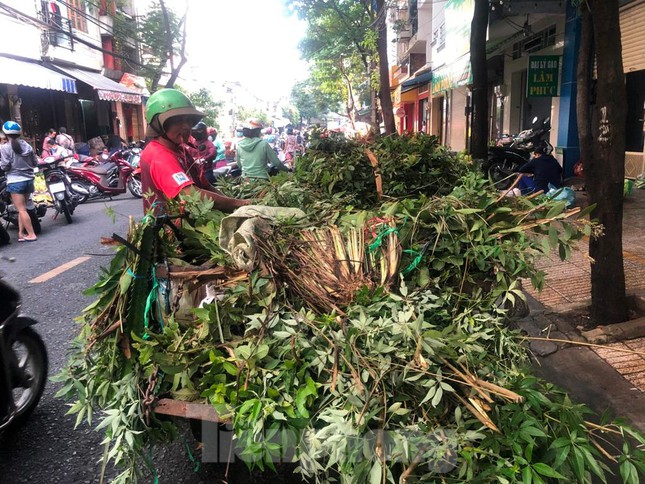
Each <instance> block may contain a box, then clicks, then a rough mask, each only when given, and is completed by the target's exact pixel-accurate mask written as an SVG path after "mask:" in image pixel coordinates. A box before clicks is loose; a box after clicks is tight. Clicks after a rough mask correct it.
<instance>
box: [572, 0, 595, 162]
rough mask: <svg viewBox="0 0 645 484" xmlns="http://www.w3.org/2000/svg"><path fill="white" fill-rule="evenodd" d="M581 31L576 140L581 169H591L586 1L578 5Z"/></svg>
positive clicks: (590, 52)
mask: <svg viewBox="0 0 645 484" xmlns="http://www.w3.org/2000/svg"><path fill="white" fill-rule="evenodd" d="M580 10H581V17H582V21H581V32H580V52H579V54H578V66H577V67H578V70H577V73H576V84H577V90H578V93H577V97H576V111H577V114H578V140H579V141H580V160H582V167H583V171H584V172H587V171H588V170H592V169H593V168H591V165H592V164H593V152H594V150H593V136H592V134H591V75H592V68H593V58H594V55H593V24H592V23H591V13H590V12H589V7H588V5H587V4H586V3H583V4H582V5H581V6H580Z"/></svg>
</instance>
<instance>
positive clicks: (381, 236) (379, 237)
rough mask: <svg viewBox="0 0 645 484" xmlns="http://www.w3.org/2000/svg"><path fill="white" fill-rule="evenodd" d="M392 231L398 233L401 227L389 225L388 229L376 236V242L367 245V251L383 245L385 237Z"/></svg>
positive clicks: (372, 250)
mask: <svg viewBox="0 0 645 484" xmlns="http://www.w3.org/2000/svg"><path fill="white" fill-rule="evenodd" d="M392 233H395V234H397V235H398V233H399V229H397V228H396V227H387V228H386V229H383V230H381V233H380V234H378V235H377V236H376V239H374V242H372V243H371V244H370V245H368V246H367V251H368V252H374V251H375V250H376V249H378V248H379V247H380V246H381V244H383V239H384V238H385V237H387V236H388V235H390V234H392Z"/></svg>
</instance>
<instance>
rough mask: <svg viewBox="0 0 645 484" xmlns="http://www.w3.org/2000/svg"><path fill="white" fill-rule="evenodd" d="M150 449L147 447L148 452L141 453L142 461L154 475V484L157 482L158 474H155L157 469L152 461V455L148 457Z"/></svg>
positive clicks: (157, 483) (150, 452)
mask: <svg viewBox="0 0 645 484" xmlns="http://www.w3.org/2000/svg"><path fill="white" fill-rule="evenodd" d="M151 454H152V451H151V450H149V449H148V452H147V453H145V454H144V455H143V462H145V464H146V467H147V468H148V469H149V470H150V472H151V473H152V475H153V477H154V484H159V474H157V469H155V466H154V465H153V463H152V457H150V456H151Z"/></svg>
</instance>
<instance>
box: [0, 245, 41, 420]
mask: <svg viewBox="0 0 645 484" xmlns="http://www.w3.org/2000/svg"><path fill="white" fill-rule="evenodd" d="M0 259H2V260H6V261H10V262H13V259H10V258H7V257H2V256H0ZM0 301H2V302H3V304H2V305H0V431H5V430H8V429H15V428H16V427H18V426H19V425H21V424H23V423H24V422H25V421H26V420H27V418H28V417H29V415H30V414H31V412H33V410H34V409H35V408H36V405H38V402H39V401H40V397H41V396H42V394H43V390H44V389H45V384H46V383H47V367H48V358H47V349H46V347H45V343H44V342H43V340H42V338H41V337H40V335H39V334H38V333H37V332H36V331H35V330H34V329H33V328H32V326H33V325H35V324H36V323H37V321H36V320H35V319H32V318H28V317H26V316H22V315H21V314H20V308H21V301H20V294H19V293H18V291H16V290H15V289H14V288H13V287H11V286H10V285H9V284H8V283H6V282H5V281H4V280H2V278H0Z"/></svg>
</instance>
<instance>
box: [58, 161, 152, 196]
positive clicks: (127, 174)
mask: <svg viewBox="0 0 645 484" xmlns="http://www.w3.org/2000/svg"><path fill="white" fill-rule="evenodd" d="M125 156H127V154H126V155H125ZM125 156H124V150H117V151H115V152H114V153H112V154H111V155H108V154H107V153H106V154H105V155H103V154H102V155H99V156H98V157H95V158H87V159H85V160H83V162H81V163H73V164H71V165H70V166H69V167H68V168H67V171H68V173H69V177H70V179H71V180H72V190H73V191H74V192H76V193H78V194H79V199H80V203H83V202H85V201H87V200H90V199H97V198H112V197H113V196H115V195H120V194H121V193H125V192H126V187H127V188H129V189H130V192H131V193H132V194H133V195H134V196H138V197H139V198H140V195H138V193H140V192H141V189H140V185H141V183H140V181H139V182H138V183H137V180H133V179H132V173H133V172H134V168H133V167H132V165H131V164H130V163H128V161H127V160H126V158H125ZM84 192H87V195H83V193H84Z"/></svg>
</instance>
